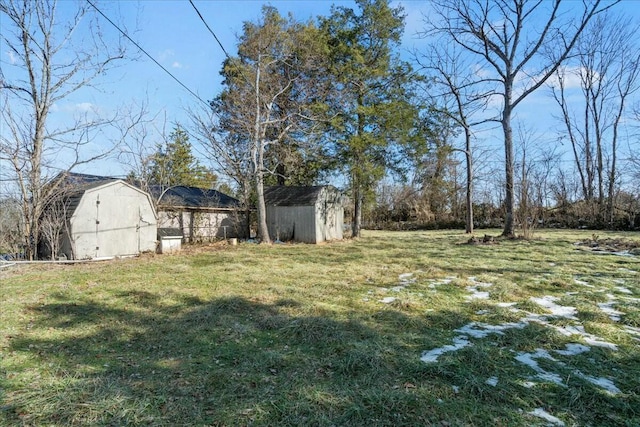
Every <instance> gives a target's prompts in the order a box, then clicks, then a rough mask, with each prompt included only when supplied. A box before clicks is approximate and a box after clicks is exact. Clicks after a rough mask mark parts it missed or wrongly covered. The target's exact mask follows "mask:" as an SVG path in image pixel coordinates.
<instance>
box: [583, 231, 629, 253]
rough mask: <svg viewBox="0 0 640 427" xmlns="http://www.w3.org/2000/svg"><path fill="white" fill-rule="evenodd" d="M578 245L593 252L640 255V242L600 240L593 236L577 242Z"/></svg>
mask: <svg viewBox="0 0 640 427" xmlns="http://www.w3.org/2000/svg"><path fill="white" fill-rule="evenodd" d="M576 245H577V246H579V247H581V248H583V249H587V250H591V251H593V252H628V253H629V254H631V255H640V242H638V241H633V240H625V239H619V238H618V239H611V238H604V239H602V238H600V237H599V236H597V235H595V234H594V235H593V236H592V237H591V238H590V239H585V240H582V241H580V242H576Z"/></svg>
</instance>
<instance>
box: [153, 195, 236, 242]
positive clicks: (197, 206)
mask: <svg viewBox="0 0 640 427" xmlns="http://www.w3.org/2000/svg"><path fill="white" fill-rule="evenodd" d="M149 191H150V192H151V195H152V196H153V197H154V199H155V200H157V210H158V227H162V228H174V229H180V230H181V232H182V239H183V241H184V242H189V243H193V242H201V241H213V240H217V239H221V238H231V237H236V238H237V237H244V235H245V234H246V233H245V230H246V228H247V226H246V224H247V222H246V215H245V214H244V212H242V211H241V204H240V201H239V200H238V199H234V198H233V197H231V196H228V195H226V194H224V193H221V192H220V191H217V190H213V189H207V188H199V187H189V186H185V185H176V186H171V187H163V186H159V185H152V186H151V187H150V189H149Z"/></svg>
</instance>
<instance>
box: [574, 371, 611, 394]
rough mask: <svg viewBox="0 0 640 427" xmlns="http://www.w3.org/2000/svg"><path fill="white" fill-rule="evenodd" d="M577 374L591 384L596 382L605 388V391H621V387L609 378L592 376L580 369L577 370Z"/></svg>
mask: <svg viewBox="0 0 640 427" xmlns="http://www.w3.org/2000/svg"><path fill="white" fill-rule="evenodd" d="M575 373H576V375H578V376H579V377H580V378H583V379H585V380H587V381H589V382H590V383H591V384H594V385H596V386H598V387H600V388H602V389H604V390H605V391H607V392H609V393H611V394H613V395H616V394H619V393H620V389H619V388H618V387H616V385H615V384H614V383H613V381H611V380H610V379H608V378H602V377H600V378H596V377H592V376H589V375H585V374H583V373H582V372H580V371H576V372H575Z"/></svg>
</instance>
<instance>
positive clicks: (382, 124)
mask: <svg viewBox="0 0 640 427" xmlns="http://www.w3.org/2000/svg"><path fill="white" fill-rule="evenodd" d="M356 3H357V4H358V6H359V8H360V11H359V12H360V14H358V13H356V11H354V10H353V9H350V8H346V7H334V8H333V9H332V13H331V15H330V16H329V17H328V18H325V19H321V28H322V29H323V31H324V32H325V33H326V38H327V40H328V43H329V55H330V56H329V59H330V61H329V64H330V65H329V71H328V77H329V78H328V81H329V83H330V84H331V85H332V86H333V88H334V91H335V92H334V96H333V97H331V98H330V99H329V101H328V102H329V108H330V110H331V111H332V112H333V113H334V114H335V116H334V117H335V119H334V121H333V126H332V129H331V131H330V133H331V134H332V136H333V139H334V140H335V148H334V152H335V155H336V157H337V158H338V159H340V161H341V162H342V165H343V168H344V169H345V172H346V173H347V175H348V177H349V180H350V185H351V197H352V199H353V203H354V210H353V219H352V234H353V236H354V237H359V236H360V229H361V226H362V224H361V223H362V213H363V207H364V204H365V202H366V200H367V199H368V198H370V196H372V191H373V189H374V187H375V185H376V183H377V182H378V181H379V180H380V179H381V178H382V177H383V176H384V175H385V172H386V171H387V169H388V168H389V167H393V166H394V165H395V164H397V163H398V159H397V158H395V157H394V155H395V154H398V153H399V152H400V150H398V147H399V146H401V145H403V144H407V143H409V142H415V140H416V138H417V136H418V133H419V128H420V126H419V125H418V121H419V117H418V108H417V107H416V106H415V105H414V103H413V93H412V87H413V83H414V79H415V78H416V77H415V75H414V73H413V71H412V69H411V67H410V65H409V64H408V63H406V62H404V61H401V60H400V58H399V56H398V54H397V52H396V50H397V48H398V47H399V45H400V38H401V36H402V32H403V30H404V15H403V10H402V8H400V7H397V8H392V7H390V6H389V3H388V1H386V0H358V1H357V2H356Z"/></svg>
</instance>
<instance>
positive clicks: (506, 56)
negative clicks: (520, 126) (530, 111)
mask: <svg viewBox="0 0 640 427" xmlns="http://www.w3.org/2000/svg"><path fill="white" fill-rule="evenodd" d="M433 3H434V6H435V7H434V10H435V15H436V16H437V17H439V18H440V19H439V21H434V20H432V21H430V22H429V24H428V26H429V27H428V31H427V33H428V34H439V35H442V36H445V37H446V38H447V39H448V40H450V42H452V43H455V44H456V45H458V46H460V47H461V48H462V49H463V50H464V51H465V52H466V53H467V54H469V55H470V56H472V57H473V58H475V60H476V61H478V65H479V68H480V72H478V73H477V74H478V75H477V80H478V83H482V84H484V85H486V86H487V87H488V88H489V90H491V91H492V93H493V95H494V96H495V97H497V99H499V100H500V101H501V106H500V108H499V112H498V114H497V115H496V116H495V117H494V119H493V120H495V121H496V122H498V123H500V125H501V127H502V133H503V137H504V150H505V206H506V213H505V216H506V218H505V224H504V230H503V235H505V236H513V235H514V209H515V199H514V149H513V130H512V123H511V122H512V117H513V114H514V110H515V109H516V107H517V106H518V105H519V104H520V103H521V102H522V101H523V100H524V99H525V98H527V97H528V96H529V95H531V94H532V93H533V92H534V91H536V90H537V89H538V88H539V87H540V86H542V85H543V84H544V83H545V82H546V81H547V80H548V79H549V78H550V77H551V76H552V75H553V74H554V73H555V71H556V70H557V69H558V67H560V65H561V64H562V63H563V62H564V61H565V60H566V58H567V57H568V56H569V55H570V53H571V52H572V50H573V47H574V45H575V43H576V41H577V39H578V37H579V36H580V34H581V33H582V32H583V30H584V28H585V27H586V25H587V23H588V22H589V21H590V20H591V18H593V17H594V16H595V15H596V14H598V13H600V12H601V11H603V10H605V9H607V8H608V7H610V6H611V5H612V4H615V2H614V3H609V4H608V5H607V6H602V5H601V1H600V0H595V1H590V2H588V1H585V2H582V3H581V4H580V8H578V7H577V3H576V2H572V3H571V4H570V7H571V9H572V10H573V11H574V13H572V14H571V16H576V14H577V15H578V17H577V18H576V19H566V17H567V16H569V14H568V12H569V11H563V10H562V8H561V6H562V4H563V2H562V1H561V0H554V1H544V0H536V1H526V0H495V1H486V0H433Z"/></svg>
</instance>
